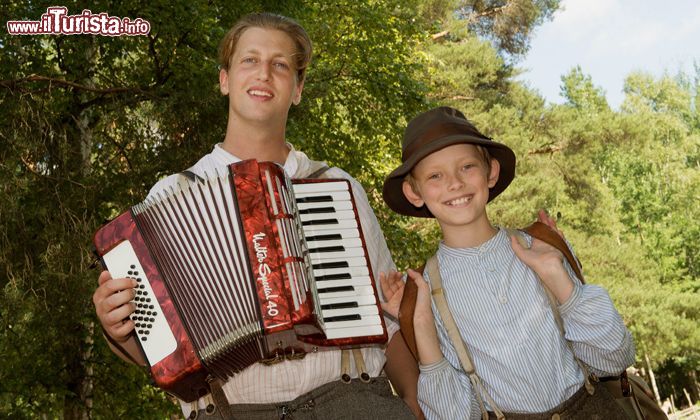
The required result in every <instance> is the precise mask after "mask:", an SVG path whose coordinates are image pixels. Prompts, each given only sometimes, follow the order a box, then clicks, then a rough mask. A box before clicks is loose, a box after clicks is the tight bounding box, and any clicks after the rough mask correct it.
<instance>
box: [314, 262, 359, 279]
mask: <svg viewBox="0 0 700 420" xmlns="http://www.w3.org/2000/svg"><path fill="white" fill-rule="evenodd" d="M313 273H314V277H317V278H318V277H322V276H333V275H337V274H346V273H347V274H349V275H350V276H352V277H355V276H368V275H369V269H368V268H367V266H366V265H365V266H350V267H341V268H321V269H318V270H313Z"/></svg>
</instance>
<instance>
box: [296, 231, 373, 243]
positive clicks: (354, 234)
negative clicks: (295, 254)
mask: <svg viewBox="0 0 700 420" xmlns="http://www.w3.org/2000/svg"><path fill="white" fill-rule="evenodd" d="M309 233H310V234H309V235H307V234H306V232H305V233H304V238H305V239H306V242H307V243H309V246H311V245H312V244H314V243H315V242H320V241H326V240H328V239H324V237H327V236H328V235H334V236H340V238H341V239H352V238H359V237H360V231H359V230H358V229H357V228H349V229H338V230H336V231H333V232H319V233H315V232H309Z"/></svg>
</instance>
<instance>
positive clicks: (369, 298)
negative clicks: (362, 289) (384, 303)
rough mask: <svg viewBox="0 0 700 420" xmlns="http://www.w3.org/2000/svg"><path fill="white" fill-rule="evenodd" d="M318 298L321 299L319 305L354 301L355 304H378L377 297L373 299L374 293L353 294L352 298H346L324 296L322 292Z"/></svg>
mask: <svg viewBox="0 0 700 420" xmlns="http://www.w3.org/2000/svg"><path fill="white" fill-rule="evenodd" d="M318 298H319V300H320V301H321V305H333V304H342V303H348V302H355V303H357V306H362V305H377V304H378V302H377V299H375V297H374V295H362V296H355V297H353V298H347V297H325V296H323V294H320V295H318ZM341 309H342V308H341ZM322 310H323V309H322Z"/></svg>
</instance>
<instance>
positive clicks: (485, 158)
mask: <svg viewBox="0 0 700 420" xmlns="http://www.w3.org/2000/svg"><path fill="white" fill-rule="evenodd" d="M472 146H474V147H476V150H477V151H478V152H479V157H481V160H482V162H484V163H485V164H486V173H487V174H488V173H491V159H493V157H491V153H489V150H488V149H487V148H485V147H484V146H480V145H478V144H472ZM415 169H416V167H415V166H414V167H413V168H412V169H411V171H410V172H409V173H407V174H406V177H405V178H404V182H408V185H410V186H411V189H412V190H413V192H415V193H418V184H417V183H416V179H415V178H414V177H413V171H414V170H415Z"/></svg>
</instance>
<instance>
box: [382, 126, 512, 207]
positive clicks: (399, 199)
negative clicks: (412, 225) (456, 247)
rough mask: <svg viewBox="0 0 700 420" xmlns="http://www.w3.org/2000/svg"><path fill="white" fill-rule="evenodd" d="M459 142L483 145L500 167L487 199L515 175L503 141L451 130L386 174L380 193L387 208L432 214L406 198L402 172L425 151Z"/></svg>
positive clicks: (494, 196) (413, 164) (431, 151)
mask: <svg viewBox="0 0 700 420" xmlns="http://www.w3.org/2000/svg"><path fill="white" fill-rule="evenodd" d="M460 143H466V144H475V145H479V146H483V147H485V148H486V149H487V150H488V151H489V154H490V155H491V157H492V158H494V159H496V160H498V163H499V164H500V167H501V169H500V173H499V175H498V181H497V182H496V185H494V186H493V187H492V188H491V189H489V199H488V201H489V202H490V201H491V200H493V199H494V198H496V197H497V196H498V195H499V194H500V193H502V192H503V191H504V190H505V189H506V188H508V185H510V183H511V182H512V181H513V178H514V177H515V153H513V151H512V150H511V149H510V148H509V147H508V146H506V145H505V144H501V143H497V142H495V141H493V140H488V139H483V138H479V137H473V136H468V135H464V134H455V135H451V136H446V137H443V138H441V139H439V140H437V141H434V142H432V143H429V144H428V145H426V146H425V147H423V148H422V149H421V150H419V151H417V152H416V153H413V154H412V155H411V156H410V157H409V158H408V159H407V160H406V161H405V162H404V163H402V164H401V166H399V167H398V168H396V169H395V170H393V171H392V172H391V173H390V174H389V176H387V177H386V179H385V180H384V188H383V191H382V195H383V196H384V201H385V202H386V204H387V205H388V206H389V208H390V209H392V210H394V211H395V212H397V213H399V214H403V215H405V216H414V217H434V216H433V214H432V213H430V210H428V208H427V207H426V206H425V205H424V206H422V207H416V206H414V205H413V204H411V203H410V202H409V201H408V200H407V199H406V196H405V195H404V193H403V187H402V184H403V180H404V178H405V177H406V175H407V174H408V173H409V172H411V169H413V167H414V166H416V164H417V163H418V162H420V161H421V160H422V159H423V158H425V157H426V156H428V155H429V154H431V153H434V152H437V151H438V150H441V149H444V148H445V147H447V146H452V145H454V144H460Z"/></svg>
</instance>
